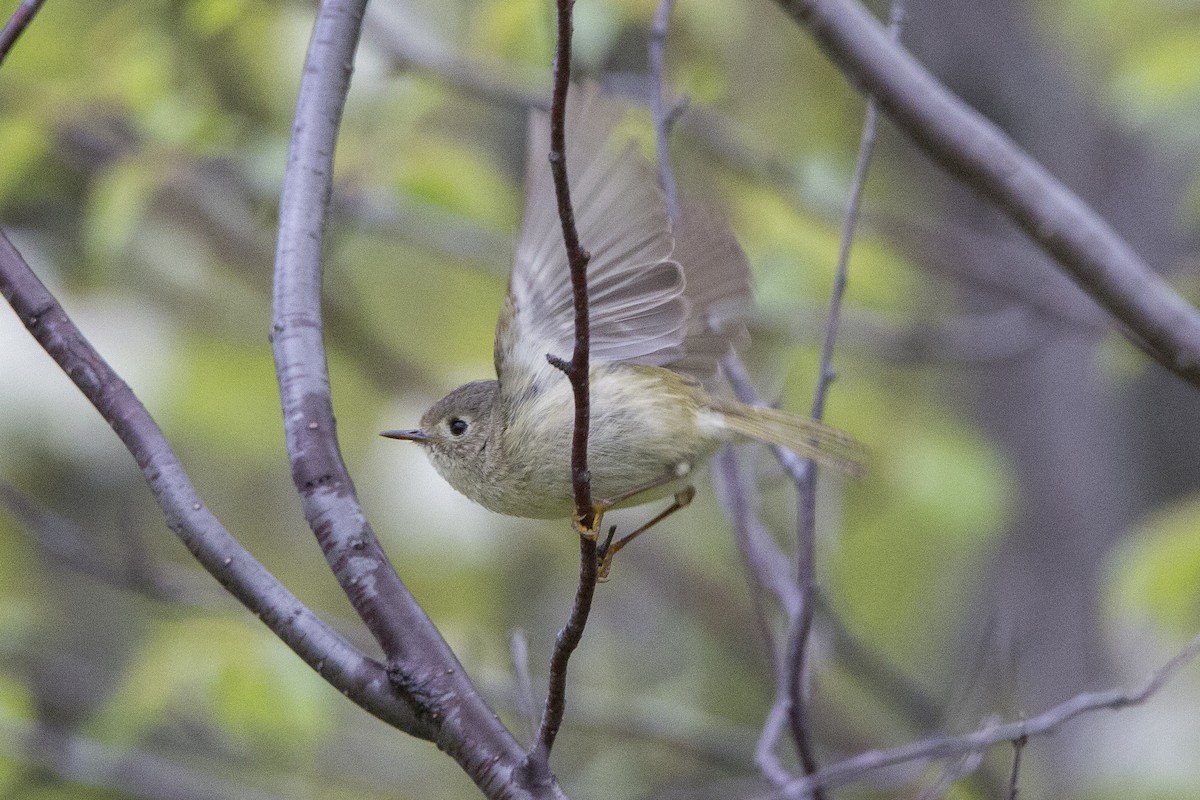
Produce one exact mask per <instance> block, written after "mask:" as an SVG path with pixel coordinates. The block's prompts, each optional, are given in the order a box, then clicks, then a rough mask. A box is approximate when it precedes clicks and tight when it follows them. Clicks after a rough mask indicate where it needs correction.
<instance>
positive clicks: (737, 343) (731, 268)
mask: <svg viewBox="0 0 1200 800" xmlns="http://www.w3.org/2000/svg"><path fill="white" fill-rule="evenodd" d="M671 257H672V258H674V259H675V260H676V261H678V262H679V264H680V266H681V267H682V268H683V272H684V275H685V276H686V278H687V285H686V288H685V289H684V297H685V298H686V299H687V301H688V305H689V306H690V308H689V312H688V321H687V335H686V337H685V338H684V340H683V351H684V352H683V355H682V356H681V357H680V358H679V359H678V360H676V361H673V362H672V363H671V364H670V365H669V366H670V368H671V369H673V370H675V371H676V372H681V373H683V374H685V375H690V376H692V377H693V378H695V379H697V380H699V381H700V382H701V383H704V384H710V383H711V382H712V381H713V380H714V379H715V378H716V376H717V367H718V365H719V363H720V361H721V359H722V358H724V357H725V355H726V354H728V353H729V351H730V349H731V348H741V347H743V346H745V345H746V344H747V343H748V342H749V341H750V334H749V333H748V332H747V331H746V322H745V317H746V313H747V312H748V311H749V308H750V265H749V263H748V262H747V261H746V255H745V253H743V252H742V248H741V245H739V244H738V243H737V239H735V238H734V236H733V232H732V231H731V230H730V229H729V224H728V222H726V220H725V218H724V217H723V216H722V215H721V214H719V213H717V212H715V211H713V210H712V209H710V208H708V207H706V206H703V205H699V204H696V203H686V202H685V203H684V204H683V207H682V209H681V210H680V218H679V224H678V225H677V226H676V228H675V252H674V253H673V254H672V256H671Z"/></svg>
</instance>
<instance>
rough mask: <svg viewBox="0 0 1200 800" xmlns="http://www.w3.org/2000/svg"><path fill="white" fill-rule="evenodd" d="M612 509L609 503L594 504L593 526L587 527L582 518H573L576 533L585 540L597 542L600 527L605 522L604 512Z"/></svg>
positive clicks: (572, 522)
mask: <svg viewBox="0 0 1200 800" xmlns="http://www.w3.org/2000/svg"><path fill="white" fill-rule="evenodd" d="M609 508H610V506H609V504H608V503H603V502H601V503H593V504H592V524H591V525H585V524H584V522H583V519H582V518H580V517H573V518H572V519H571V524H572V525H574V526H575V531H576V532H577V533H578V534H579V535H580V536H582V537H583V538H585V539H591V540H592V541H593V542H594V541H596V539H597V538H599V536H600V525H601V524H602V523H603V522H604V512H605V511H608V509H609Z"/></svg>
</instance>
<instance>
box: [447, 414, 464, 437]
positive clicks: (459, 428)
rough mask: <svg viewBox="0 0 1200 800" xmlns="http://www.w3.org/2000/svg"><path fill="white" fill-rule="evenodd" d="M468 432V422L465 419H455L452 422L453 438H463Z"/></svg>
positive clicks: (451, 433) (451, 431)
mask: <svg viewBox="0 0 1200 800" xmlns="http://www.w3.org/2000/svg"><path fill="white" fill-rule="evenodd" d="M466 432H467V421H466V420H465V419H459V418H458V417H455V418H454V419H452V420H450V435H451V436H462V435H463V434H464V433H466Z"/></svg>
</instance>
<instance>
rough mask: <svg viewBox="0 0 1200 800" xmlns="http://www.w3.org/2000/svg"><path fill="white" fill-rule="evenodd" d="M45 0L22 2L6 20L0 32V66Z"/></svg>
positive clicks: (26, 0)
mask: <svg viewBox="0 0 1200 800" xmlns="http://www.w3.org/2000/svg"><path fill="white" fill-rule="evenodd" d="M45 2H46V0H23V2H22V3H21V5H19V6H17V10H16V11H14V12H13V14H12V16H11V17H9V18H8V22H7V23H5V25H4V29H3V30H0V64H3V63H4V59H5V58H7V57H8V54H9V52H10V51H11V50H12V48H13V45H14V44H16V43H17V39H19V38H20V37H21V34H22V33H24V32H25V29H26V28H28V27H29V23H30V22H33V17H34V15H36V14H37V12H38V9H40V8H41V7H42V4H43V3H45Z"/></svg>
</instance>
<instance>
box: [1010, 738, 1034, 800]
mask: <svg viewBox="0 0 1200 800" xmlns="http://www.w3.org/2000/svg"><path fill="white" fill-rule="evenodd" d="M1027 744H1029V737H1028V736H1019V737H1017V738H1016V739H1014V740H1013V743H1012V746H1013V763H1012V773H1011V774H1009V776H1008V800H1017V783H1018V781H1019V780H1020V779H1021V754H1022V753H1024V752H1025V745H1027Z"/></svg>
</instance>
